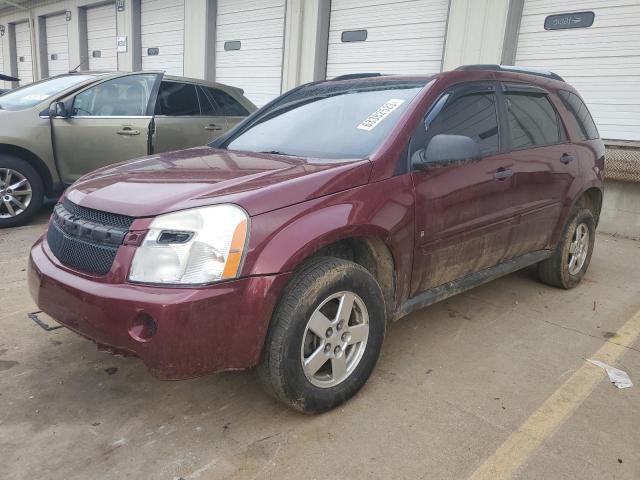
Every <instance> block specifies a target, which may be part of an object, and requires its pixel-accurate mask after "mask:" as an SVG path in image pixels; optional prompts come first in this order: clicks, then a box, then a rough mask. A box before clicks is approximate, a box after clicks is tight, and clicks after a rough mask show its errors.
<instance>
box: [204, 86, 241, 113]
mask: <svg viewBox="0 0 640 480" xmlns="http://www.w3.org/2000/svg"><path fill="white" fill-rule="evenodd" d="M203 90H205V91H206V92H207V94H208V95H209V96H210V97H211V99H213V102H214V103H215V104H216V105H217V107H218V110H219V111H220V115H224V116H225V117H246V116H247V115H249V112H248V110H247V109H246V108H244V107H243V106H242V105H241V104H240V102H238V101H237V100H236V99H235V98H233V97H232V96H231V95H229V94H228V93H227V92H223V91H222V90H218V89H217V88H211V87H205V88H203Z"/></svg>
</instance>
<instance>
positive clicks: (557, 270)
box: [538, 208, 596, 289]
mask: <svg viewBox="0 0 640 480" xmlns="http://www.w3.org/2000/svg"><path fill="white" fill-rule="evenodd" d="M595 235H596V221H595V218H594V216H593V213H592V212H591V210H588V209H586V208H582V209H579V210H578V211H577V212H576V213H575V214H574V215H573V217H572V218H571V220H570V221H569V223H568V224H567V226H566V227H565V229H564V231H563V233H562V237H561V238H560V241H559V242H558V246H557V248H556V251H555V252H554V254H553V256H552V257H551V258H548V259H547V260H544V261H543V262H540V263H539V264H538V276H539V277H540V280H541V281H542V282H544V283H546V284H548V285H552V286H554V287H560V288H567V289H568V288H573V287H575V286H576V285H578V284H579V283H580V281H581V280H582V278H583V277H584V275H585V273H587V269H588V268H589V263H590V262H591V254H592V253H593V244H594V240H595Z"/></svg>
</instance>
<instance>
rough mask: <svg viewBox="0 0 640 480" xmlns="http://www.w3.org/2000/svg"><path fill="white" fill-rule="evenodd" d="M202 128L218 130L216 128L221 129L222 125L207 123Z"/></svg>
mask: <svg viewBox="0 0 640 480" xmlns="http://www.w3.org/2000/svg"><path fill="white" fill-rule="evenodd" d="M204 129H205V130H209V131H218V130H222V127H219V126H217V125H215V124H213V123H212V124H211V125H207V126H206V127H204Z"/></svg>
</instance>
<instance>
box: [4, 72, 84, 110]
mask: <svg viewBox="0 0 640 480" xmlns="http://www.w3.org/2000/svg"><path fill="white" fill-rule="evenodd" d="M92 78H94V77H93V76H92V75H63V76H61V77H55V78H50V79H48V80H43V81H41V82H37V83H32V84H29V85H26V86H24V87H22V88H18V89H17V90H11V91H9V92H7V93H5V94H4V95H2V96H1V97H0V108H2V109H3V110H24V109H26V108H31V107H34V106H36V105H38V104H39V103H41V102H44V101H45V100H48V99H49V98H51V97H53V96H54V95H57V94H58V93H61V92H64V91H65V90H67V89H69V88H72V87H74V86H76V85H80V84H81V83H84V82H86V81H87V80H90V79H92Z"/></svg>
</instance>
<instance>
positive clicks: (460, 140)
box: [412, 134, 482, 170]
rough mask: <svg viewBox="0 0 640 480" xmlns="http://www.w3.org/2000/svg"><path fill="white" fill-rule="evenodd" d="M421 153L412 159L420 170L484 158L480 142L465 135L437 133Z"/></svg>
mask: <svg viewBox="0 0 640 480" xmlns="http://www.w3.org/2000/svg"><path fill="white" fill-rule="evenodd" d="M419 153H420V154H419V155H414V158H412V160H413V165H414V167H415V168H418V169H420V170H426V169H428V168H438V167H448V166H451V165H457V164H462V163H467V162H477V161H478V160H480V159H481V158H482V152H481V151H480V147H479V146H478V144H477V143H476V142H474V141H473V139H471V138H469V137H466V136H464V135H445V134H440V135H436V136H435V137H433V138H432V139H431V141H430V142H429V145H428V146H427V148H426V149H425V150H421V151H420V152H419Z"/></svg>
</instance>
